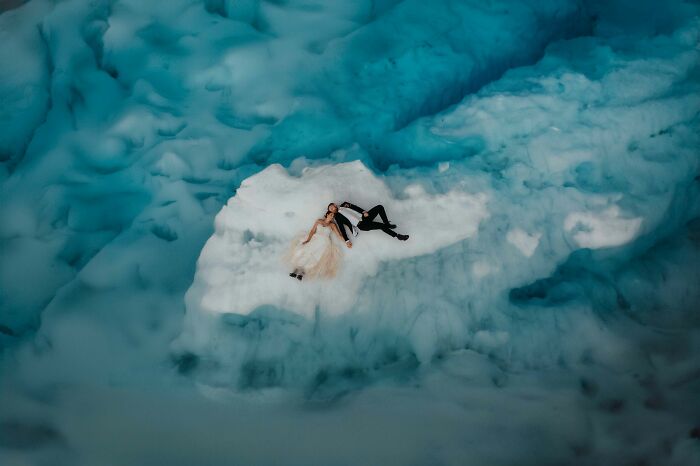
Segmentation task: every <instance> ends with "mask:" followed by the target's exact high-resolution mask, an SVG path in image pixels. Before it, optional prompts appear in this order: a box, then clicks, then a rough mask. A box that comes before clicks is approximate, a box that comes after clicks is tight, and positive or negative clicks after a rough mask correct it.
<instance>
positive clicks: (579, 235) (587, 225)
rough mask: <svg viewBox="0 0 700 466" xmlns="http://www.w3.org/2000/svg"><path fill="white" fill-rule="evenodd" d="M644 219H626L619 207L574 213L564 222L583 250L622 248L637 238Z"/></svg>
mask: <svg viewBox="0 0 700 466" xmlns="http://www.w3.org/2000/svg"><path fill="white" fill-rule="evenodd" d="M642 220H643V219H642V218H641V217H636V218H624V217H622V216H621V211H620V208H619V207H618V206H612V207H609V208H608V209H606V210H604V211H602V212H600V213H594V212H574V213H571V214H569V215H567V217H566V219H565V220H564V229H565V230H566V231H567V232H572V231H573V232H574V233H573V239H574V241H576V243H577V244H578V245H579V246H580V247H583V248H590V249H599V248H606V247H614V246H621V245H623V244H626V243H629V242H630V241H632V240H633V239H634V238H636V237H637V234H638V233H639V229H640V227H641V225H642Z"/></svg>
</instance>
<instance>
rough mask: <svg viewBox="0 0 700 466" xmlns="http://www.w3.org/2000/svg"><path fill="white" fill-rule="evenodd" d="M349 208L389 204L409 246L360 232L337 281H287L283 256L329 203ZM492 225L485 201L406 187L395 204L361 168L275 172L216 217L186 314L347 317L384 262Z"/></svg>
mask: <svg viewBox="0 0 700 466" xmlns="http://www.w3.org/2000/svg"><path fill="white" fill-rule="evenodd" d="M345 200H348V201H351V202H353V203H355V204H357V205H360V206H362V207H364V208H366V209H369V208H371V207H372V206H374V205H376V204H382V205H384V207H385V209H386V210H387V212H388V215H389V216H390V220H391V221H393V222H395V223H397V224H398V228H397V231H399V232H405V233H408V234H410V235H411V238H410V239H409V240H408V241H406V242H402V241H398V240H396V239H395V238H392V237H390V236H388V235H386V234H384V233H383V232H381V231H370V232H360V234H359V236H357V237H355V238H352V240H353V245H354V246H353V248H352V249H349V248H344V249H345V254H344V258H343V266H342V268H341V272H340V274H339V276H337V277H336V278H334V279H332V280H316V281H306V282H304V283H299V282H297V281H296V280H290V277H289V276H288V275H287V274H288V272H289V270H287V267H286V266H285V265H284V263H283V261H282V256H283V255H284V253H285V252H286V250H287V248H288V247H289V244H290V241H291V240H292V238H293V237H294V236H296V235H297V234H299V233H300V232H304V231H308V230H309V229H310V227H311V226H312V225H313V222H314V221H315V220H316V219H317V218H321V217H322V216H323V214H324V212H325V210H326V207H327V205H328V203H329V202H336V203H340V202H343V201H345ZM487 216H488V212H487V210H486V196H485V195H483V194H476V195H472V194H469V193H465V192H460V191H456V190H455V191H450V192H447V193H445V194H428V193H426V192H425V190H424V189H423V188H422V187H421V186H420V185H409V186H408V187H406V189H405V190H404V192H403V193H402V196H401V197H400V198H395V197H394V196H393V194H392V193H391V191H390V190H389V189H388V187H387V186H386V184H384V183H383V182H382V180H381V179H380V178H379V177H377V176H376V175H374V174H372V172H370V171H369V170H368V169H367V167H365V165H364V164H362V162H359V161H356V162H351V163H343V164H338V165H326V166H321V167H316V168H310V167H309V168H306V169H304V171H303V173H302V175H301V176H300V177H293V176H290V175H289V174H288V173H287V172H286V170H285V169H284V168H283V167H282V166H280V165H271V166H269V167H267V168H266V169H265V170H263V171H262V172H260V173H258V174H256V175H254V176H252V177H250V178H248V179H247V180H245V181H244V182H243V183H242V184H241V187H240V188H239V189H238V191H237V193H236V195H235V196H233V197H232V198H231V199H230V200H229V201H228V203H227V205H226V206H225V207H224V208H223V209H222V210H221V212H220V213H219V214H218V215H217V217H216V222H215V223H216V232H215V234H214V235H213V236H212V237H211V238H210V239H209V241H207V243H206V246H205V247H204V249H203V251H202V254H201V256H200V258H199V261H198V268H197V273H196V275H195V279H194V284H193V285H192V288H191V289H190V291H189V293H188V299H187V303H188V310H189V311H194V312H208V313H237V314H244V315H245V314H250V312H252V311H253V310H255V309H257V308H259V307H260V306H264V305H273V306H277V307H279V308H282V309H287V310H290V311H292V312H296V313H299V314H301V315H304V316H306V317H312V316H313V313H314V311H315V309H317V308H322V309H323V310H324V312H328V313H331V314H340V313H343V312H347V311H348V310H350V309H352V306H353V304H354V303H355V302H356V300H357V293H358V291H359V289H360V286H361V285H362V283H363V282H364V281H366V280H371V278H372V277H373V276H374V275H375V274H376V273H377V270H378V268H379V267H380V266H381V264H382V263H383V262H386V261H397V260H401V259H406V258H410V257H415V256H420V255H424V254H430V253H432V252H434V251H437V250H438V249H441V248H444V247H445V246H448V245H450V244H453V243H456V242H458V241H461V240H463V239H465V238H468V237H471V236H473V235H474V234H476V232H477V229H478V226H479V223H480V222H481V221H482V220H483V219H484V218H486V217H487ZM333 240H334V241H339V243H340V244H342V241H340V240H339V239H338V238H336V237H334V238H333Z"/></svg>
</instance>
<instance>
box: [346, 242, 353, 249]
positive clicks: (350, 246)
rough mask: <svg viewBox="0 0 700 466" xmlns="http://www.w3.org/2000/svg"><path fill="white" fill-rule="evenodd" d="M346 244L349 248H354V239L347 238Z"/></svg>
mask: <svg viewBox="0 0 700 466" xmlns="http://www.w3.org/2000/svg"><path fill="white" fill-rule="evenodd" d="M345 244H346V245H347V247H348V249H352V241H350V240H347V241H346V242H345Z"/></svg>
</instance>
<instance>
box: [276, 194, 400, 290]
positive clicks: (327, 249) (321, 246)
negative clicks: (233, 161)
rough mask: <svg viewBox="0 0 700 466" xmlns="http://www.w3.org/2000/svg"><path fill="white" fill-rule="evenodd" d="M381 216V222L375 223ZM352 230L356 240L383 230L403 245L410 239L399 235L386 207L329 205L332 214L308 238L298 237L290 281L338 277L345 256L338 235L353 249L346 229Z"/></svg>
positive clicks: (292, 252)
mask: <svg viewBox="0 0 700 466" xmlns="http://www.w3.org/2000/svg"><path fill="white" fill-rule="evenodd" d="M377 215H379V217H380V218H381V220H382V221H381V222H375V221H374V219H375V218H376V217H377ZM346 227H347V228H349V229H350V231H351V232H352V234H353V235H354V236H357V235H358V233H359V231H358V230H362V231H371V230H382V231H383V232H384V233H386V234H387V235H389V236H392V237H394V238H396V239H398V240H400V241H406V240H407V239H408V235H402V234H400V233H396V232H395V231H394V228H396V225H394V224H392V223H390V222H389V219H388V218H387V216H386V212H385V211H384V207H382V206H381V205H376V206H374V207H372V208H371V209H369V210H364V209H363V208H361V207H358V206H356V205H355V204H351V203H349V202H343V203H342V204H340V207H338V206H337V205H336V204H335V203H333V202H331V203H330V204H328V210H327V211H326V214H325V215H324V216H323V218H320V219H318V220H316V222H315V223H314V226H313V227H312V228H311V231H310V232H309V234H308V235H305V236H306V239H303V238H304V236H299V237H296V238H295V239H294V240H293V241H292V246H291V248H290V250H289V253H288V254H287V256H286V260H287V262H289V263H290V264H291V266H292V267H293V268H294V270H293V271H292V273H290V274H289V276H290V277H292V278H296V279H298V280H301V279H302V278H304V277H305V276H306V277H310V278H330V277H333V276H335V274H336V272H337V271H338V267H339V266H340V260H341V257H342V253H341V251H340V248H339V247H338V246H337V245H336V244H335V243H334V242H333V238H332V235H333V233H335V234H336V235H338V237H339V238H342V239H343V240H344V241H345V245H346V246H347V247H348V248H352V241H350V240H349V239H348V235H347V234H346V233H345V228H346Z"/></svg>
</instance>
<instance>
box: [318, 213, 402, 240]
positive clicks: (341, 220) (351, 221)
mask: <svg viewBox="0 0 700 466" xmlns="http://www.w3.org/2000/svg"><path fill="white" fill-rule="evenodd" d="M328 210H329V211H331V212H333V213H334V214H335V216H334V219H335V222H336V223H337V224H338V229H339V230H340V233H341V234H342V235H343V239H345V244H346V245H347V246H348V247H349V248H351V247H352V241H350V240H349V239H348V235H347V234H346V233H345V227H348V228H349V229H350V231H352V233H353V235H355V236H357V234H358V232H357V230H358V229H359V230H362V231H370V230H382V231H383V232H384V233H386V234H387V235H389V236H393V237H394V238H397V239H399V240H401V241H406V240H407V239H408V235H402V234H401V233H396V232H395V231H394V228H396V225H394V224H392V223H389V219H388V218H387V216H386V211H384V207H383V206H382V205H376V206H374V207H372V208H371V209H369V210H364V209H363V208H361V207H358V206H356V205H355V204H351V203H349V202H343V203H342V204H340V207H338V206H337V205H336V204H335V203H333V202H331V203H330V204H328ZM377 215H379V217H381V219H382V221H381V222H375V221H374V218H375V217H376V216H377Z"/></svg>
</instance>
